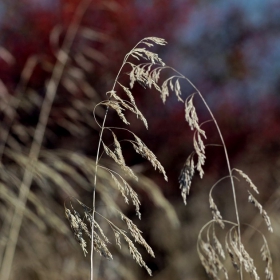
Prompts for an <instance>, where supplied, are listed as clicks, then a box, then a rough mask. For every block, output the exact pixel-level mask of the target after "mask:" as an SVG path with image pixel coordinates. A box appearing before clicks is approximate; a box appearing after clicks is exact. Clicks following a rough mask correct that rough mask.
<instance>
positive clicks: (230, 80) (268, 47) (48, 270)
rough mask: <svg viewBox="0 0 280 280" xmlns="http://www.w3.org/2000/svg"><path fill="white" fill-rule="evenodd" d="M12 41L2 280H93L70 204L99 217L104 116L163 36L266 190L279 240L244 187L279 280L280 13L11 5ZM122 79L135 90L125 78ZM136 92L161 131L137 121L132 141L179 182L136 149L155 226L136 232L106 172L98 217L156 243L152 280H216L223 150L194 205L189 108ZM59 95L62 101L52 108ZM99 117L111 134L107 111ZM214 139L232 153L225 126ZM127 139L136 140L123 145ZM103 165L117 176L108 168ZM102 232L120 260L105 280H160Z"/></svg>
mask: <svg viewBox="0 0 280 280" xmlns="http://www.w3.org/2000/svg"><path fill="white" fill-rule="evenodd" d="M0 29H1V32H0V34H1V35H0V99H1V100H0V118H1V127H0V129H1V135H0V137H1V143H0V145H1V149H0V156H1V179H0V193H1V195H0V226H1V231H0V232H1V233H0V237H1V239H0V246H1V247H0V261H1V262H0V263H1V264H2V265H1V271H2V276H3V275H4V274H6V276H5V275H4V276H5V277H7V273H8V272H7V271H8V270H9V269H7V264H9V265H11V273H10V277H9V278H7V279H40V280H41V279H73V280H74V279H88V277H89V269H90V261H89V256H87V257H86V258H85V257H84V256H83V252H82V250H81V248H80V247H79V244H78V243H77V242H76V241H75V239H74V236H73V234H72V232H71V229H70V226H69V224H68V222H67V220H66V218H65V214H64V204H67V203H69V200H70V197H76V198H79V199H80V200H81V201H83V203H85V204H86V205H88V206H89V207H90V205H91V203H92V200H91V199H92V197H91V190H92V182H93V176H94V165H95V162H94V159H95V157H96V152H97V143H98V137H99V129H98V126H97V124H96V122H95V120H94V118H93V114H92V111H93V109H94V108H95V105H96V104H97V103H98V102H100V101H101V100H103V99H104V98H106V92H107V91H109V90H110V89H111V88H112V85H113V83H114V80H115V77H116V75H117V73H118V70H119V68H120V66H121V64H122V60H123V58H124V56H125V54H126V53H127V52H129V51H130V50H131V49H132V48H133V47H134V46H135V44H136V43H137V42H138V41H140V40H141V39H142V38H144V37H148V36H156V37H162V38H165V39H166V40H167V42H168V44H167V45H166V46H164V47H163V46H156V47H154V48H153V49H152V51H154V52H157V53H158V54H159V56H160V57H161V58H163V60H164V61H165V62H166V64H168V65H170V66H172V67H174V68H176V69H177V70H179V71H180V72H181V73H183V74H184V75H185V76H186V77H187V78H189V79H190V80H191V81H192V82H193V83H194V84H195V85H196V86H197V87H198V89H199V90H200V91H201V93H202V94H203V96H204V97H205V99H206V100H207V103H208V105H209V106H210V108H211V110H212V111H213V114H214V115H215V117H216V119H217V122H218V124H219V126H220V129H221V131H222V133H223V136H224V138H225V143H226V145H227V148H228V152H229V156H230V160H231V164H232V166H233V167H236V168H239V169H242V170H243V171H244V172H245V173H246V174H248V175H249V177H250V178H251V179H252V181H253V182H254V183H255V184H256V185H257V187H258V189H259V191H260V194H259V195H258V196H257V199H258V201H259V202H261V203H262V205H263V207H264V209H266V211H267V213H268V215H269V216H270V218H271V222H272V226H273V228H274V233H273V234H271V233H269V232H268V230H267V228H266V226H265V224H264V222H263V219H262V218H261V216H260V215H259V213H258V210H257V209H255V208H254V207H253V205H251V204H249V203H248V202H247V201H248V193H247V185H246V184H245V182H243V181H242V180H240V182H238V183H237V199H238V205H239V211H240V219H241V221H242V223H250V224H251V225H253V226H254V227H255V228H257V229H259V230H260V231H261V232H263V233H264V235H265V236H266V237H267V240H268V244H269V246H270V248H271V254H272V258H273V269H274V279H280V271H279V266H278V265H277V264H278V263H279V262H280V253H279V252H280V228H279V216H278V215H279V211H280V203H279V198H280V191H279V183H280V172H279V167H280V137H279V135H280V125H279V122H280V94H279V90H280V3H279V1H276V0H267V1H261V0H248V1H242V0H238V1H237V0H234V1H231V0H228V1H222V0H213V1H203V0H196V1H192V0H173V1H167V0H158V1H156V0H150V1H140V0H131V1H128V0H108V1H105V0H95V1H89V0H84V1H78V0H58V1H52V0H36V1H34V0H21V1H16V0H9V1H6V0H2V1H1V2H0ZM69 30H70V31H69ZM71 30H72V33H71ZM74 31H75V32H74ZM71 36H72V37H71ZM65 42H66V43H65ZM61 49H63V52H62V51H60V50H61ZM65 54H66V56H65ZM65 57H66V58H67V59H66V60H65ZM120 79H121V80H122V81H124V83H125V81H126V82H127V75H126V74H125V71H124V72H123V73H122V74H121V76H120ZM50 81H51V82H53V84H54V85H55V86H54V87H53V88H52V87H50ZM181 87H182V92H183V97H184V98H186V97H187V96H189V95H190V94H192V93H193V92H194V90H193V89H192V88H191V87H190V85H188V84H187V83H186V84H182V85H181ZM133 93H134V96H135V99H136V103H137V104H138V106H139V109H140V110H141V112H142V113H143V114H144V116H145V117H146V118H147V121H148V123H149V130H146V129H145V127H144V126H143V125H142V123H141V122H140V121H139V120H137V119H135V118H133V116H131V117H129V121H130V123H131V130H132V131H133V132H134V133H136V134H137V135H138V136H139V137H140V138H141V139H142V140H143V141H144V142H145V143H146V145H147V146H148V147H149V148H150V149H151V150H152V151H153V152H154V153H155V155H156V156H157V158H158V159H159V160H160V161H161V163H162V165H163V166H164V167H165V169H166V172H167V176H168V178H169V180H168V183H167V182H165V181H164V180H163V177H162V176H161V174H159V173H157V172H156V171H154V170H153V168H152V166H151V165H150V164H149V163H148V162H146V161H145V160H143V159H142V158H141V157H140V156H139V155H137V154H135V153H134V152H133V150H132V149H131V147H130V146H126V144H124V145H123V153H124V155H125V158H126V162H127V164H128V165H129V166H131V167H132V168H133V170H135V172H136V173H138V175H139V182H138V183H137V184H136V183H133V182H132V183H131V184H132V185H133V186H134V187H135V190H136V191H137V192H138V193H139V197H140V200H141V213H142V219H141V220H140V221H139V220H137V217H136V215H135V211H134V209H133V207H132V206H131V205H128V206H127V205H125V204H124V202H123V199H122V198H121V197H120V195H119V194H117V193H116V192H115V191H114V189H113V188H111V187H110V185H111V184H112V182H111V181H112V179H111V178H109V177H110V176H108V174H106V173H105V172H101V171H100V174H98V176H99V177H98V180H99V186H98V196H97V199H98V209H99V211H100V212H102V213H104V215H105V214H107V215H110V213H107V212H106V211H107V210H106V205H108V204H109V205H112V204H113V206H114V204H116V205H118V207H120V209H122V211H124V212H125V213H126V215H127V216H128V217H129V218H131V219H132V220H133V221H134V222H135V223H136V224H137V225H138V226H139V228H140V229H141V230H142V231H143V235H144V237H145V239H146V240H147V241H148V243H149V244H150V245H151V246H152V248H153V249H154V251H155V255H156V258H155V259H153V258H151V257H149V256H148V254H147V253H146V252H145V251H144V250H143V251H142V249H140V248H139V250H141V253H142V254H143V258H144V260H145V261H146V263H147V265H148V266H149V267H150V268H151V269H152V271H153V279H155V280H158V279H174V280H184V279H188V280H190V279H191V280H198V279H208V278H207V275H206V273H205V271H204V269H203V267H202V265H201V263H200V261H199V258H198V254H197V251H196V241H197V236H198V233H199V231H200V229H201V228H202V226H203V225H204V224H205V223H206V222H207V221H209V220H210V219H212V217H211V211H210V209H209V202H208V193H209V191H210V188H211V186H212V185H213V184H214V183H215V182H216V181H217V180H219V179H220V178H222V177H224V176H226V175H227V166H226V161H225V157H224V154H223V149H222V148H220V147H218V146H209V147H207V148H206V157H207V159H206V164H205V176H204V178H203V179H202V180H201V179H200V178H199V176H197V175H195V177H194V179H193V183H192V186H191V192H190V196H189V197H188V204H187V206H185V205H184V204H183V201H182V198H181V194H180V190H179V184H178V177H179V174H180V170H181V169H182V167H183V165H184V162H185V160H186V158H187V157H188V155H189V154H190V153H191V152H192V151H193V144H192V138H193V133H192V131H191V130H190V129H189V127H188V125H187V123H186V122H185V120H184V108H183V106H182V104H181V103H178V102H177V98H176V97H175V96H172V95H171V96H170V97H169V99H168V100H167V102H166V104H165V105H163V104H162V101H161V99H160V96H159V94H158V92H157V91H155V90H145V89H144V88H143V87H141V86H139V85H136V86H135V88H134V92H133ZM49 95H53V103H52V104H51V106H50V103H51V102H50V100H49ZM46 96H47V97H46ZM44 100H47V103H48V102H49V103H48V104H47V105H46V106H47V108H49V109H50V111H49V112H48V110H46V111H44V110H43V109H42V108H44V107H43V106H44V105H43V103H44ZM194 103H195V106H196V108H197V110H198V114H199V118H200V120H201V122H203V121H206V120H208V119H209V118H210V116H209V114H208V113H207V111H206V110H205V108H204V106H203V104H202V102H201V101H200V100H199V98H197V97H196V98H195V99H194ZM48 105H49V107H48ZM40 114H41V116H40ZM96 114H97V119H98V120H99V121H100V120H102V117H103V116H104V111H103V110H102V109H100V110H97V111H96ZM44 116H45V118H46V121H47V125H46V130H45V131H43V132H42V133H41V136H43V137H42V139H41V141H42V143H41V144H40V145H39V144H38V141H39V140H38V139H39V138H40V135H39V136H38V139H37V138H36V137H35V135H36V127H37V124H38V123H41V124H42V122H44ZM107 124H108V125H112V126H122V123H121V121H118V117H116V115H115V113H113V112H111V113H110V112H109V115H108V122H107ZM203 127H204V129H205V131H206V135H207V141H206V143H207V144H220V140H219V137H218V134H217V131H216V129H215V127H214V125H213V123H207V124H205V125H204V126H203ZM37 130H38V127H37ZM39 134H40V133H39ZM118 137H120V138H126V137H128V135H127V134H126V133H122V132H119V134H118ZM34 139H35V140H34ZM104 141H105V142H106V141H107V142H108V141H109V142H110V141H112V139H111V138H110V135H109V134H108V135H106V134H105V135H104ZM34 143H35V144H34ZM34 145H35V146H36V145H37V148H38V154H37V157H38V162H37V163H36V167H35V168H34V169H33V175H32V177H33V178H32V179H33V180H32V184H31V185H30V192H29V193H28V196H27V198H26V199H27V201H26V204H24V205H23V208H20V207H19V206H18V205H19V204H20V203H21V202H20V201H22V200H20V199H18V197H20V196H21V192H20V188H21V183H20V182H21V181H22V178H23V176H24V172H25V169H26V166H28V164H29V163H28V162H29V160H30V159H33V158H32V156H34V153H31V152H30V151H33V150H32V146H34ZM33 148H34V147H33ZM34 150H36V147H35V148H34ZM30 153H31V156H30ZM34 157H36V156H34ZM103 164H107V165H108V166H111V168H116V169H118V167H116V166H114V165H113V164H112V163H111V161H110V160H109V159H106V158H105V157H104V161H103ZM120 172H121V171H120ZM213 197H214V199H215V202H216V204H217V206H218V208H219V210H220V212H221V214H222V216H223V217H224V218H225V219H229V220H232V221H235V213H234V208H233V199H232V194H231V188H230V184H229V182H228V181H226V180H224V181H223V182H222V183H220V184H219V185H218V186H217V187H216V188H215V190H214V192H213ZM15 205H17V209H20V210H17V211H19V212H21V213H23V219H22V221H20V222H18V223H17V225H18V227H19V229H20V230H19V232H18V237H17V236H16V235H15V236H16V237H17V238H16V240H15V242H16V244H17V245H16V248H15V252H14V254H12V256H9V257H8V258H7V257H5V256H7V254H6V255H5V250H6V244H8V241H9V237H10V236H11V232H12V231H13V228H14V225H13V223H12V222H11V221H12V217H13V214H14V209H15ZM77 208H78V206H77ZM112 219H115V218H114V217H112ZM100 224H101V226H103V228H104V232H105V233H106V234H108V236H111V239H110V240H111V243H112V244H111V245H110V246H109V249H110V250H111V251H112V253H113V256H114V260H113V261H107V260H103V259H102V258H100V257H99V256H98V255H97V256H96V260H95V262H96V275H95V277H96V279H98V280H99V279H109V280H115V279H116V280H118V279H135V280H140V279H150V277H149V276H148V274H147V273H146V271H145V270H144V269H142V268H140V267H138V266H137V264H136V263H135V262H134V260H133V259H132V258H131V257H130V255H129V252H128V250H127V249H126V248H125V245H123V247H124V248H123V249H122V250H119V249H118V248H117V247H116V246H115V241H114V238H113V236H112V233H111V232H110V228H109V227H108V225H106V223H104V222H102V221H100ZM14 232H15V231H14ZM242 233H243V242H244V245H245V246H246V248H247V249H248V252H249V253H250V254H251V255H252V256H255V264H256V266H257V268H258V273H259V275H260V278H261V279H264V278H265V276H264V272H263V271H264V269H265V263H264V262H263V261H262V259H261V256H260V248H261V246H262V238H261V236H260V235H259V234H258V233H256V232H254V231H252V230H251V229H250V228H248V227H246V226H244V227H242ZM218 234H221V236H223V233H222V232H221V233H218ZM6 251H7V250H6ZM13 256H14V257H13ZM5 259H6V260H5ZM4 266H6V268H4ZM226 266H227V269H228V271H229V274H230V276H231V277H232V278H230V279H235V277H236V274H235V272H234V269H233V268H232V265H231V264H230V263H229V262H228V263H226ZM4 276H3V277H4ZM249 278H250V275H245V277H244V279H249ZM221 279H224V278H223V276H221Z"/></svg>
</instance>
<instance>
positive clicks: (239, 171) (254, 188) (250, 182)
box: [232, 168, 259, 194]
mask: <svg viewBox="0 0 280 280" xmlns="http://www.w3.org/2000/svg"><path fill="white" fill-rule="evenodd" d="M234 170H235V171H236V172H237V173H238V174H239V175H240V176H241V177H242V178H244V179H245V181H246V182H247V183H248V184H249V186H250V188H252V189H253V190H254V191H255V192H256V193H257V194H258V193H259V191H258V188H257V187H256V186H255V184H254V183H253V182H252V180H251V179H250V178H249V176H248V175H247V174H245V173H244V172H243V171H242V170H239V169H236V168H233V170H232V171H234Z"/></svg>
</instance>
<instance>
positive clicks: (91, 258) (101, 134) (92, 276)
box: [90, 40, 142, 280]
mask: <svg viewBox="0 0 280 280" xmlns="http://www.w3.org/2000/svg"><path fill="white" fill-rule="evenodd" d="M141 42H142V40H141V41H139V42H138V43H137V44H136V45H135V46H134V48H133V49H132V50H131V51H130V52H129V53H128V54H126V55H125V57H124V59H123V63H122V66H121V67H120V69H119V72H118V74H117V76H116V79H115V81H114V84H113V87H112V91H113V90H114V89H115V87H116V84H117V81H118V78H119V76H120V74H121V71H122V69H123V68H124V66H125V64H126V62H127V59H128V58H129V56H130V54H131V53H132V52H133V50H134V49H135V48H136V47H137V46H138V45H139V44H141ZM110 99H111V98H109V99H108V100H110ZM96 107H97V106H96ZM108 111H109V106H107V107H106V111H105V115H104V119H103V122H102V125H101V126H100V129H101V131H100V136H99V141H98V146H97V153H96V160H95V175H94V185H93V191H92V227H91V250H90V280H94V273H93V267H94V238H93V237H94V232H95V229H94V223H95V216H94V215H95V204H96V186H97V171H98V162H99V159H100V147H101V143H102V136H103V132H104V129H105V122H106V119H107V116H108ZM94 112H95V110H94ZM94 118H95V114H94ZM95 120H96V118H95ZM96 122H97V121H96ZM97 124H98V122H97ZM98 125H99V124H98Z"/></svg>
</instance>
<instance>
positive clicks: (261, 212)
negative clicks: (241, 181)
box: [248, 191, 273, 232]
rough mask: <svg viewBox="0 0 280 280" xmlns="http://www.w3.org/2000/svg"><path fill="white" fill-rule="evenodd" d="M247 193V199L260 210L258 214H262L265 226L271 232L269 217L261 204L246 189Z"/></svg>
mask: <svg viewBox="0 0 280 280" xmlns="http://www.w3.org/2000/svg"><path fill="white" fill-rule="evenodd" d="M248 193H249V197H248V201H249V202H251V203H252V204H253V205H254V206H255V207H257V208H258V209H259V211H260V214H261V215H262V217H263V219H264V221H265V223H266V225H267V228H268V230H269V231H270V232H273V228H272V226H271V222H270V218H269V216H268V215H267V213H266V211H265V210H264V209H263V207H262V205H261V204H260V203H259V202H258V201H257V200H256V198H255V197H254V196H253V195H252V194H251V193H250V192H249V191H248Z"/></svg>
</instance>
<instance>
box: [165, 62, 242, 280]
mask: <svg viewBox="0 0 280 280" xmlns="http://www.w3.org/2000/svg"><path fill="white" fill-rule="evenodd" d="M168 68H170V69H172V70H173V71H174V72H176V73H177V74H179V75H180V77H181V78H183V79H185V80H186V81H188V83H189V84H190V85H191V86H192V87H193V88H194V89H195V90H196V92H197V94H198V95H199V97H200V98H201V100H202V102H203V103H204V105H205V107H206V109H207V111H208V112H209V114H210V116H211V118H212V120H213V122H214V124H215V126H216V129H217V131H218V134H219V136H220V139H221V142H222V145H223V148H224V153H225V158H226V163H227V167H228V172H229V177H230V182H231V187H232V195H233V202H234V209H235V215H236V222H237V228H238V239H239V245H240V251H241V232H240V219H239V212H238V206H237V198H236V190H235V185H234V181H233V175H232V169H231V166H230V161H229V156H228V152H227V148H226V145H225V141H224V138H223V135H222V132H221V130H220V127H219V125H218V123H217V121H216V119H215V117H214V115H213V113H212V111H211V109H210V108H209V106H208V104H207V103H206V101H205V99H204V97H203V96H202V94H201V92H200V91H199V90H198V89H197V87H196V86H195V85H194V84H193V83H192V82H191V81H190V80H189V79H188V78H187V77H185V76H184V75H182V74H181V73H180V72H178V71H177V70H175V69H174V68H172V67H168ZM240 279H241V280H242V279H243V273H242V267H240Z"/></svg>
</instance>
